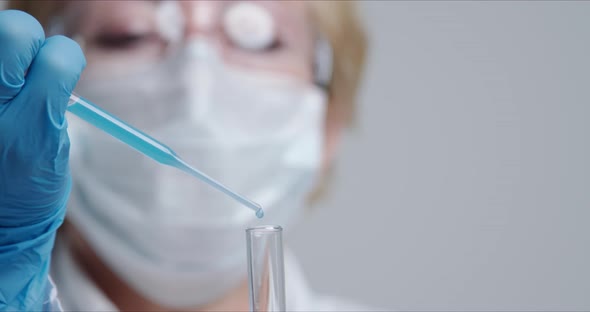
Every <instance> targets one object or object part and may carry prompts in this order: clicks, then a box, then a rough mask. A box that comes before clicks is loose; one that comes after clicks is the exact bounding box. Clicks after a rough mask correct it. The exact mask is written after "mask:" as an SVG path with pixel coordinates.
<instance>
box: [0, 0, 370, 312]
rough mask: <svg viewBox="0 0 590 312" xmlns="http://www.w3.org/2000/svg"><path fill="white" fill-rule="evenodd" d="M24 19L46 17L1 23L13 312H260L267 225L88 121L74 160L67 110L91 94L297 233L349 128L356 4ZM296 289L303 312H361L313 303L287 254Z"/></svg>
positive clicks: (1, 224)
mask: <svg viewBox="0 0 590 312" xmlns="http://www.w3.org/2000/svg"><path fill="white" fill-rule="evenodd" d="M9 7H10V8H15V9H18V10H21V11H25V12H28V13H30V14H31V15H32V16H34V17H35V18H32V17H31V16H29V15H26V14H24V13H22V12H20V11H4V12H0V45H1V46H2V52H0V62H1V63H0V65H1V66H0V69H1V70H2V72H1V73H0V74H1V75H0V78H1V79H0V101H1V102H0V105H1V106H0V129H2V131H0V168H2V170H3V176H2V177H1V179H2V185H3V189H2V191H1V194H0V276H2V280H3V281H0V307H2V308H9V309H10V308H12V309H25V310H35V309H40V308H44V309H59V308H60V307H59V304H58V303H59V301H58V300H57V299H56V295H55V291H54V290H55V288H57V289H58V290H59V299H60V300H61V304H62V306H63V309H65V310H152V311H160V310H162V311H164V310H166V311H168V310H171V309H173V310H225V311H234V310H247V309H248V297H247V295H248V290H247V284H246V276H245V263H244V262H245V259H244V255H245V252H244V238H243V235H244V234H243V230H244V229H245V228H246V227H248V226H251V225H253V224H255V223H256V220H255V217H254V215H253V214H252V213H251V212H250V211H249V210H247V209H246V208H244V207H242V206H240V205H239V204H237V203H234V202H233V201H231V200H230V199H228V198H226V197H225V196H224V195H223V194H220V193H219V192H217V191H215V190H212V189H211V188H210V187H208V186H207V185H204V184H199V182H196V181H195V180H194V179H193V178H190V177H188V176H187V175H185V174H183V173H182V172H180V171H178V170H175V169H174V168H168V167H164V166H162V165H159V164H157V163H155V162H154V161H152V160H150V159H148V158H147V157H144V156H142V155H140V154H139V153H137V152H135V151H133V150H131V149H130V148H128V147H127V146H124V145H123V144H120V143H119V142H117V141H115V140H114V139H112V138H110V137H108V136H106V135H104V134H102V133H101V132H100V131H98V130H96V129H94V128H92V127H90V126H88V125H87V124H86V123H85V122H83V121H80V120H77V119H75V118H71V119H70V120H69V123H70V124H69V134H70V136H71V141H72V144H71V146H72V148H71V153H68V151H69V139H68V133H67V132H66V127H67V123H66V121H65V117H64V115H65V105H66V103H67V101H68V97H69V94H70V93H71V91H72V90H73V89H74V86H76V91H77V93H79V94H81V95H83V96H85V97H87V98H89V99H90V100H92V101H94V102H95V103H98V104H99V105H101V106H102V107H104V108H105V109H106V110H108V111H110V112H111V113H113V114H114V115H116V116H118V117H120V118H121V119H123V120H125V121H127V122H129V123H130V124H132V125H134V126H136V127H138V128H140V129H142V130H144V131H145V132H147V133H148V134H150V135H152V136H154V137H155V138H157V139H159V140H161V141H162V142H164V143H166V144H167V145H169V146H170V147H171V148H172V149H174V150H175V151H176V152H177V153H178V154H179V155H180V156H181V157H183V159H185V160H187V162H189V163H191V164H194V165H195V166H197V167H198V168H199V169H201V170H203V171H204V172H206V173H208V174H210V175H211V176H213V177H215V178H217V179H218V180H220V181H221V182H223V183H226V184H228V185H229V186H230V187H232V188H234V189H236V190H238V191H239V192H241V193H243V194H245V195H246V196H247V197H249V198H251V199H253V200H255V201H257V202H259V203H261V204H262V205H263V206H264V207H265V212H266V216H265V219H263V222H264V223H272V224H280V225H282V226H284V227H286V228H289V227H290V226H292V225H293V224H294V223H295V220H296V219H297V217H298V216H299V215H300V214H301V212H302V211H303V210H304V206H305V202H306V200H307V199H309V197H310V196H311V195H312V192H313V191H314V190H317V187H318V185H319V183H317V181H316V180H319V178H321V177H322V176H324V175H325V173H326V172H327V170H328V169H329V167H330V164H331V160H332V158H333V156H334V152H335V150H336V146H337V145H338V141H339V138H340V134H341V131H342V129H343V127H344V126H345V125H346V124H347V123H348V122H349V121H350V120H351V117H352V110H353V101H354V95H355V91H356V89H357V86H358V82H359V77H360V72H361V69H362V65H363V60H364V53H365V38H364V35H363V31H362V29H361V27H360V25H359V22H358V20H357V17H356V15H355V11H354V8H353V6H352V4H351V3H350V2H340V1H335V2H315V1H310V2H305V1H301V2H278V1H277V2H268V1H239V2H234V1H228V2H225V1H223V2H222V1H178V2H177V1H162V2H153V1H121V2H113V1H78V2H76V1H39V2H35V1H11V2H10V3H9ZM35 19H36V20H38V21H39V23H40V24H41V25H43V27H44V29H45V34H44V33H43V29H41V27H40V25H39V24H38V23H37V21H36V20H35ZM60 34H61V35H66V36H68V37H69V38H73V39H74V40H75V42H74V41H72V40H70V39H67V38H65V37H61V36H54V35H60ZM76 43H77V44H76ZM78 44H79V46H78ZM80 47H81V49H80ZM86 62H87V66H86V69H85V70H84V73H83V74H82V75H81V72H82V69H83V68H84V67H85V65H86ZM80 75H81V76H80ZM78 78H80V79H79V81H78ZM70 155H71V157H70ZM70 167H71V174H70V169H69V168H70ZM70 177H71V178H70ZM70 189H71V196H69V197H68V195H69V194H70ZM68 198H69V200H68ZM66 203H67V206H68V218H67V222H66V223H65V225H64V226H63V227H62V229H61V230H60V232H59V234H58V235H57V243H56V244H55V248H53V241H54V237H55V232H56V230H57V228H58V227H59V226H60V225H61V223H62V220H63V219H64V215H65V210H66V209H65V207H66ZM50 259H53V261H52V263H51V276H52V278H53V280H54V283H49V284H48V283H47V275H48V271H49V269H50V268H49V264H50ZM286 283H287V285H286V286H287V309H288V310H343V309H358V307H353V306H347V305H346V304H344V303H343V302H339V301H333V300H330V299H326V298H322V297H319V296H314V295H312V294H311V293H310V292H309V290H308V289H307V286H306V284H305V281H304V280H303V278H302V276H301V273H299V269H298V267H297V265H296V263H295V260H294V259H293V257H292V256H291V255H289V254H287V257H286ZM53 284H55V286H54V285H53Z"/></svg>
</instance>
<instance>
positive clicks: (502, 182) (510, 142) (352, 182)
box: [286, 1, 590, 311]
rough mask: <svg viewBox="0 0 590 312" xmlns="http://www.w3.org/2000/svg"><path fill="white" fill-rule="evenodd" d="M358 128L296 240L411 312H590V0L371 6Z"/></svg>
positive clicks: (329, 285)
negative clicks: (328, 188)
mask: <svg viewBox="0 0 590 312" xmlns="http://www.w3.org/2000/svg"><path fill="white" fill-rule="evenodd" d="M362 9H364V15H365V16H366V20H367V24H368V29H369V32H370V35H371V39H372V47H371V48H372V50H371V54H370V57H369V64H368V71H367V73H366V81H365V85H364V89H363V92H362V94H361V96H360V101H359V104H360V111H359V116H358V127H357V129H355V130H353V131H351V132H350V134H349V136H348V138H347V139H346V140H345V142H344V144H343V146H342V148H341V157H340V158H339V161H338V171H337V172H336V176H335V179H334V181H333V182H334V183H333V185H332V191H331V193H330V194H329V195H328V196H327V198H326V199H325V200H324V201H322V202H321V203H319V204H318V205H317V206H316V207H314V212H313V213H312V215H311V216H310V218H309V220H308V222H307V223H305V224H303V225H302V226H300V227H299V228H298V229H297V230H296V231H294V232H290V231H287V232H286V237H287V239H288V240H289V243H290V245H291V247H292V248H293V249H295V251H296V252H297V253H298V255H299V257H300V260H301V262H302V263H303V265H304V266H305V267H306V271H307V274H308V278H309V279H310V281H311V282H312V284H313V286H314V287H315V288H316V289H317V290H319V291H321V292H325V293H329V294H333V295H339V296H343V297H346V298H349V299H351V298H352V299H356V300H359V301H361V302H364V303H366V304H369V305H371V306H374V307H381V308H386V309H401V310H561V311H563V310H590V268H589V266H590V227H589V226H588V223H589V221H590V210H589V208H590V191H589V187H590V165H589V164H588V162H589V160H590V139H589V133H590V125H589V120H590V108H589V104H590V91H589V89H590V88H589V85H590V61H589V60H588V58H589V56H590V2H548V1H546V2H509V1H505V2H488V1H486V2H483V1H480V2H427V1H420V2H393V1H391V2H387V1H378V2H366V3H363V5H362Z"/></svg>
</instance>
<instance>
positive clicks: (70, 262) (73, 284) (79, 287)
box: [51, 238, 367, 311]
mask: <svg viewBox="0 0 590 312" xmlns="http://www.w3.org/2000/svg"><path fill="white" fill-rule="evenodd" d="M51 277H52V279H53V281H54V283H55V287H56V288H57V297H56V296H55V291H53V293H54V295H53V296H52V298H53V299H52V301H53V302H52V304H51V306H52V307H53V309H59V305H60V304H61V308H63V310H64V311H85V310H92V311H117V308H116V307H115V305H113V303H112V302H111V301H110V300H109V299H108V298H107V297H106V296H105V294H104V293H103V292H102V291H101V290H100V289H98V288H97V287H96V285H94V283H93V282H92V281H91V280H90V279H89V278H88V276H86V274H85V273H84V272H83V271H82V269H81V268H80V266H79V265H78V263H76V262H75V261H74V259H73V257H72V255H71V252H70V249H69V248H68V246H67V243H66V242H65V241H64V239H63V238H62V239H58V241H57V242H56V245H55V249H54V252H53V259H52V266H51ZM285 283H286V285H285V288H286V296H287V298H286V302H287V310H288V311H363V310H367V309H366V308H363V307H362V306H359V305H355V304H352V303H349V302H345V301H343V300H337V299H335V298H331V297H327V296H318V295H317V294H314V293H312V291H311V289H310V288H309V285H308V283H307V281H306V280H305V278H304V276H303V273H302V272H301V268H300V266H299V265H298V263H297V262H296V260H295V258H294V256H293V255H292V254H291V253H290V252H289V251H286V252H285ZM57 300H59V302H58V301H57Z"/></svg>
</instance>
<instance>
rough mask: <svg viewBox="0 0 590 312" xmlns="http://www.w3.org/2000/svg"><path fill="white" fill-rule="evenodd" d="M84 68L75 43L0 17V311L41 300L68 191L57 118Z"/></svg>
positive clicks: (28, 19)
mask: <svg viewBox="0 0 590 312" xmlns="http://www.w3.org/2000/svg"><path fill="white" fill-rule="evenodd" d="M85 65H86V60H85V59H84V55H83V54H82V51H81V49H80V47H79V46H78V44H76V43H75V42H74V41H72V40H70V39H68V38H66V37H62V36H56V37H51V38H47V39H45V34H44V32H43V28H42V27H41V25H40V24H39V23H38V22H37V20H35V19H34V18H33V17H32V16H30V15H28V14H26V13H24V12H20V11H0V310H20V311H25V310H26V311H31V310H41V309H42V308H43V303H44V301H45V300H47V296H48V293H47V289H48V288H47V287H48V270H49V262H50V257H51V250H52V248H53V242H54V238H55V232H56V230H57V228H58V227H59V226H60V225H61V223H62V221H63V219H64V215H65V206H66V202H67V200H68V195H69V192H70V188H71V177H70V169H69V166H68V155H69V139H68V134H67V132H66V128H67V123H66V119H65V116H64V114H65V110H66V105H67V103H68V98H69V96H70V93H71V92H72V90H73V88H74V86H75V85H76V83H77V81H78V78H79V77H80V73H81V72H82V69H83V68H84V66H85ZM25 74H26V78H25Z"/></svg>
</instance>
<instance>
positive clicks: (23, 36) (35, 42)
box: [0, 10, 45, 105]
mask: <svg viewBox="0 0 590 312" xmlns="http://www.w3.org/2000/svg"><path fill="white" fill-rule="evenodd" d="M44 40H45V33H44V31H43V27H41V24H39V22H38V21H37V20H36V19H35V18H34V17H32V16H31V15H29V14H27V13H25V12H21V11H16V10H6V11H0V47H1V48H0V105H2V104H6V103H8V102H9V101H10V100H12V99H13V98H14V97H15V96H16V95H17V94H18V93H19V91H20V90H21V88H22V86H23V85H24V83H25V72H26V71H27V69H28V68H29V66H30V64H31V62H32V61H33V59H34V58H35V55H36V54H37V52H38V51H39V48H41V45H42V44H43V41H44Z"/></svg>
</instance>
